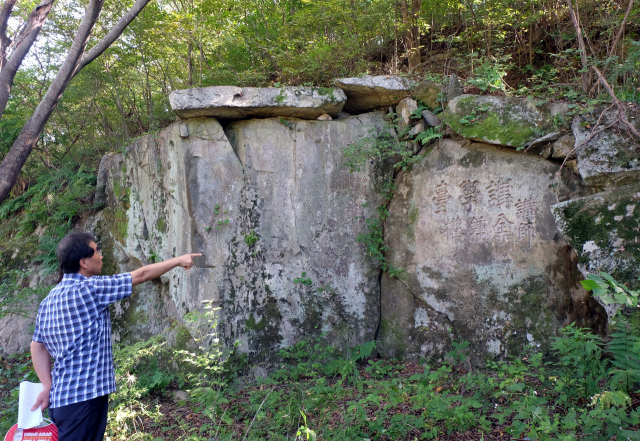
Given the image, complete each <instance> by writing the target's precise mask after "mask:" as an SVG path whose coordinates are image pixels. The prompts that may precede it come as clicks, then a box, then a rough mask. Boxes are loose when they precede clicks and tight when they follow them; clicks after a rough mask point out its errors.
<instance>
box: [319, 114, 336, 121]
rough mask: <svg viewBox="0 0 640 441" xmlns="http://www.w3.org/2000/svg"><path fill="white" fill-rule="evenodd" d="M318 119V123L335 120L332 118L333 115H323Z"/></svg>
mask: <svg viewBox="0 0 640 441" xmlns="http://www.w3.org/2000/svg"><path fill="white" fill-rule="evenodd" d="M317 119H318V121H331V120H332V119H333V118H331V115H329V114H328V113H323V114H322V115H320V116H319V117H318V118H317Z"/></svg>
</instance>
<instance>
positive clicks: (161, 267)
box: [131, 254, 202, 285]
mask: <svg viewBox="0 0 640 441" xmlns="http://www.w3.org/2000/svg"><path fill="white" fill-rule="evenodd" d="M200 256H202V254H185V255H184V256H180V257H174V258H173V259H169V260H165V261H164V262H159V263H152V264H151V265H146V266H143V267H142V268H138V269H137V270H135V271H132V272H131V283H132V284H133V285H137V284H138V283H142V282H146V281H147V280H153V279H155V278H156V277H160V276H161V275H163V274H164V273H166V272H167V271H171V270H172V269H174V268H175V267H178V266H181V267H182V268H184V269H185V270H188V269H189V268H191V267H192V266H193V258H194V257H200Z"/></svg>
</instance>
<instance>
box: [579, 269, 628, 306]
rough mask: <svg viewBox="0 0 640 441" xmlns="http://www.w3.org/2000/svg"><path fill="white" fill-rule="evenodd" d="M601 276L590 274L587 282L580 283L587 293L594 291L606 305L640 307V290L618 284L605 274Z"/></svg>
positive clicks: (602, 273)
mask: <svg viewBox="0 0 640 441" xmlns="http://www.w3.org/2000/svg"><path fill="white" fill-rule="evenodd" d="M600 276H601V277H598V276H596V275H595V274H589V275H588V276H587V280H582V281H581V282H580V283H581V284H582V286H583V287H584V288H585V289H586V290H587V291H593V295H594V296H598V298H599V299H600V300H602V302H603V303H604V304H606V305H612V304H616V305H621V306H625V307H630V308H636V307H640V305H638V300H639V298H638V295H640V290H635V291H634V290H630V289H629V288H627V287H626V286H625V285H623V284H622V283H618V282H616V281H615V280H614V279H613V277H611V276H610V275H609V274H607V273H605V272H601V273H600Z"/></svg>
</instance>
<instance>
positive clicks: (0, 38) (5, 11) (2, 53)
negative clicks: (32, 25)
mask: <svg viewBox="0 0 640 441" xmlns="http://www.w3.org/2000/svg"><path fill="white" fill-rule="evenodd" d="M15 4H16V0H5V2H4V4H3V5H2V11H0V70H2V66H3V65H4V61H5V60H6V57H7V50H8V49H9V45H10V44H11V39H10V38H9V37H7V25H8V24H9V18H10V17H11V13H12V12H13V7H14V6H15Z"/></svg>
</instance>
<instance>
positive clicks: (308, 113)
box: [169, 86, 347, 119]
mask: <svg viewBox="0 0 640 441" xmlns="http://www.w3.org/2000/svg"><path fill="white" fill-rule="evenodd" d="M346 99H347V97H346V95H345V94H344V92H342V90H340V89H327V88H324V87H279V88H275V87H263V88H261V87H236V86H215V87H202V88H196V89H186V90H176V91H174V92H171V94H169V102H170V103H171V108H172V109H173V111H174V112H175V113H176V115H178V116H179V117H180V118H195V117H200V116H212V117H215V118H221V119H242V118H265V117H271V116H281V117H295V118H304V119H316V118H318V117H319V116H320V115H322V114H324V113H328V114H329V115H336V114H337V113H338V112H340V110H342V106H344V103H345V101H346Z"/></svg>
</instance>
